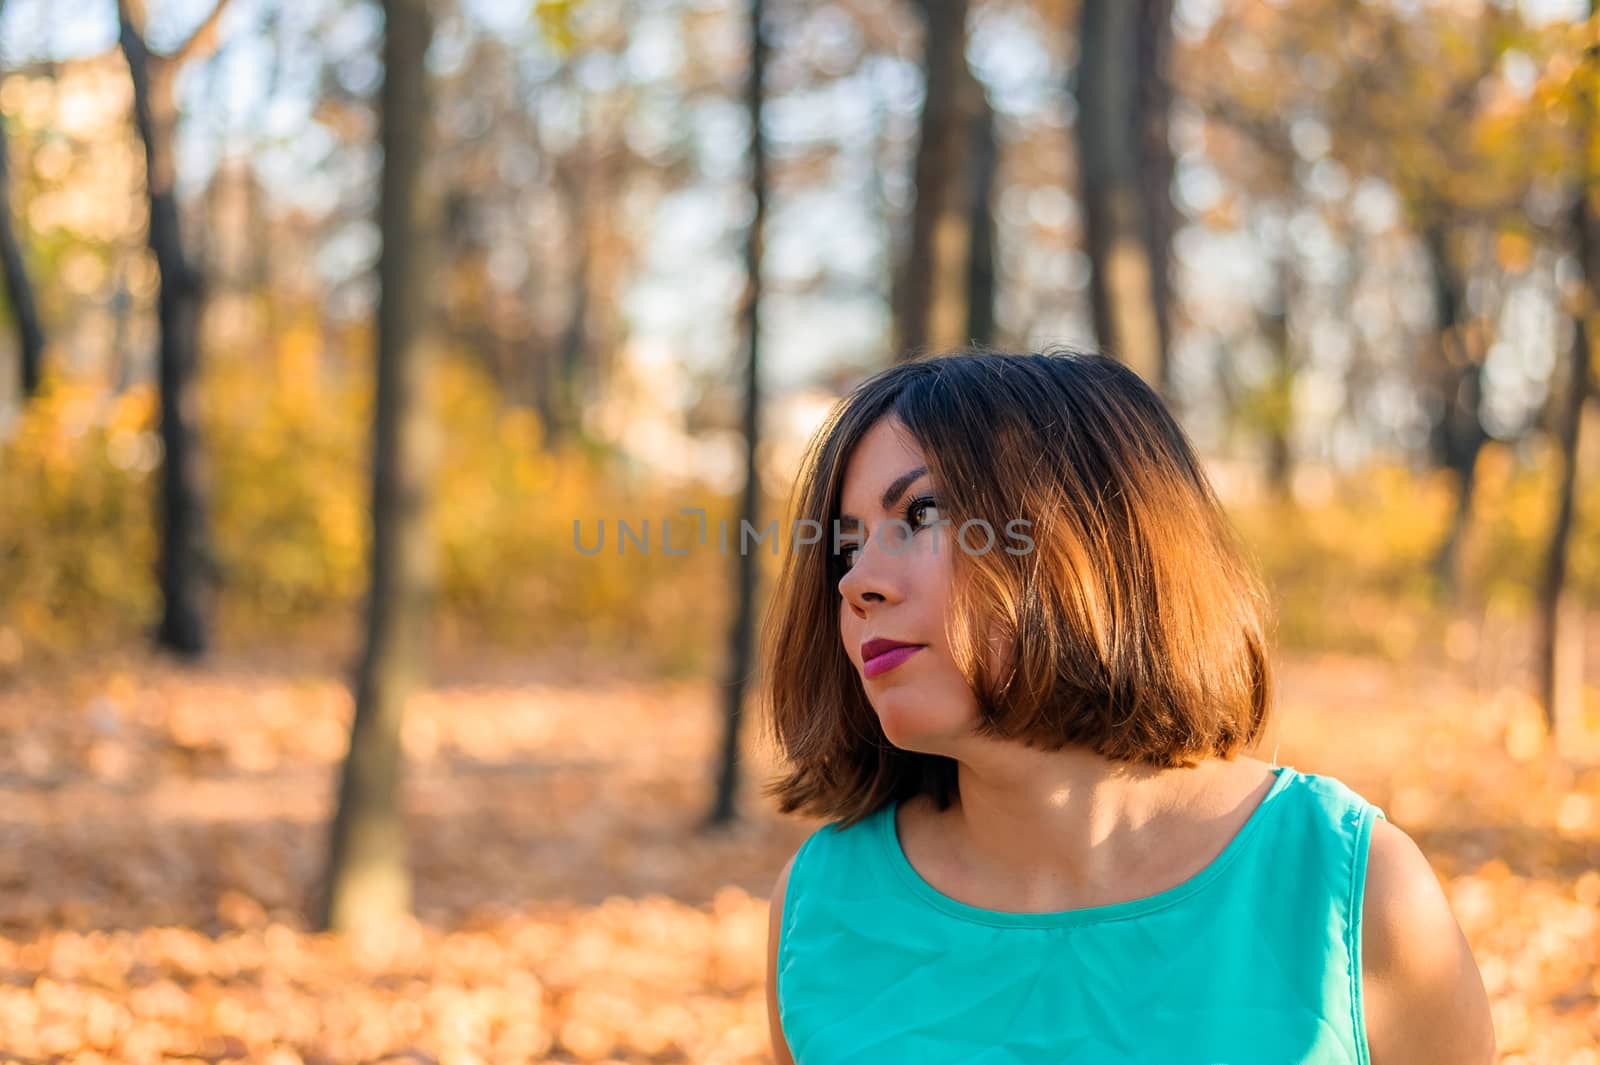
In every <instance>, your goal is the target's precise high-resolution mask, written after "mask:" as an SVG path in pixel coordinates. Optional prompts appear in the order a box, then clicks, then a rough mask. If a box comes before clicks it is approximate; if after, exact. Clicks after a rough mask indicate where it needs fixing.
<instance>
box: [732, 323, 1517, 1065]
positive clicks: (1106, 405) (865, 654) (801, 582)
mask: <svg viewBox="0 0 1600 1065" xmlns="http://www.w3.org/2000/svg"><path fill="white" fill-rule="evenodd" d="M796 501H797V504H798V506H797V511H796V515H795V517H796V519H797V522H796V528H798V527H799V524H800V519H806V520H809V521H810V522H814V523H815V525H813V526H810V527H811V528H820V529H822V530H823V532H822V535H821V537H820V542H817V543H814V544H805V543H798V542H797V543H798V546H797V549H796V550H794V551H791V553H790V554H789V556H788V558H787V561H786V562H785V566H784V572H783V576H782V578H781V582H780V586H779V587H778V589H777V590H776V592H775V596H774V602H773V605H772V613H771V615H770V616H769V619H768V624H767V626H766V628H765V636H764V638H765V640H766V644H765V648H764V654H765V664H766V674H767V680H766V685H767V687H766V690H765V695H766V699H767V702H768V704H769V705H768V707H767V709H768V715H767V722H768V724H769V727H770V736H771V738H772V739H773V740H774V741H775V742H776V744H777V746H778V749H779V750H780V751H781V752H782V753H783V755H784V757H785V758H786V759H787V761H788V763H789V765H790V771H789V772H788V773H787V775H786V776H785V777H783V778H782V779H780V780H778V781H776V782H774V783H773V784H772V785H770V786H769V788H768V793H769V794H771V795H773V796H775V797H777V798H778V800H779V809H780V810H781V811H782V812H784V813H792V812H795V811H803V812H805V813H808V814H810V815H813V816H820V817H824V818H827V819H829V820H828V823H826V824H824V825H823V826H822V827H821V828H818V829H817V830H816V831H815V832H813V833H812V834H811V835H810V836H809V837H807V839H806V840H805V842H804V843H803V844H802V845H801V846H800V848H799V849H798V850H797V852H796V853H795V855H794V857H792V858H791V859H790V860H789V862H788V864H787V865H786V866H785V867H784V869H783V871H782V873H781V874H780V875H779V877H778V880H777V883H776V885H775V887H774V889H773V892H772V908H771V924H770V932H769V946H768V954H769V959H768V978H767V1008H768V1016H769V1022H770V1025H771V1035H772V1045H773V1052H774V1056H775V1058H776V1060H777V1061H778V1062H779V1063H780V1065H782V1063H793V1062H799V1063H800V1065H844V1063H846V1062H852V1063H855V1062H859V1063H867V1062H872V1063H878V1062H907V1063H917V1065H923V1063H928V1065H936V1063H946V1062H948V1063H955V1062H961V1063H991V1065H1001V1063H1004V1065H1035V1063H1038V1065H1044V1063H1051V1065H1058V1063H1067V1062H1072V1063H1078V1062H1082V1063H1090V1062H1092V1063H1097V1065H1099V1063H1108V1062H1152V1063H1161V1065H1179V1063H1191V1062H1192V1063H1206V1065H1214V1063H1228V1065H1243V1063H1258V1062H1259V1063H1263V1065H1265V1063H1271V1065H1289V1063H1295V1065H1325V1063H1334V1062H1338V1063H1347V1062H1348V1063H1367V1062H1371V1063H1373V1065H1402V1063H1404V1065H1427V1063H1434V1062H1437V1063H1445V1062H1448V1063H1450V1065H1481V1063H1487V1062H1490V1061H1492V1060H1493V1057H1494V1034H1493V1029H1492V1026H1491V1023H1490V1017H1489V1008H1488V1002H1487V998H1486V995H1485V993H1484V989H1483V984H1482V981H1481V979H1480V977H1479V975H1478V970H1477V967H1476V965H1475V964H1474V962H1473V959H1472V955H1471V953H1470V951H1469V949H1468V947H1467V944H1466V941H1465V939H1464V937H1463V936H1462V934H1461V931H1460V929H1459V928H1458V927H1457V925H1456V922H1455V920H1454V918H1453V916H1452V915H1451V913H1450V909H1449V906H1448V904H1447V902H1446V900H1445V898H1444V896H1443V893H1442V892H1441V891H1440V888H1439V885H1438V881H1437V880H1436V879H1435V877H1434V875H1433V873H1432V871H1431V870H1430V869H1429V867H1428V863H1427V861H1426V859H1425V858H1424V857H1423V856H1422V854H1421V853H1420V852H1419V851H1418V850H1417V848H1416V846H1415V845H1414V844H1413V843H1412V841H1411V840H1410V839H1409V838H1408V837H1407V836H1406V835H1405V833H1403V832H1402V831H1400V830H1399V829H1398V828H1395V827H1394V826H1392V825H1390V824H1389V823H1388V822H1387V821H1385V820H1384V819H1383V815H1382V813H1381V812H1380V811H1378V810H1377V809H1376V808H1375V807H1374V806H1372V805H1371V804H1370V803H1368V802H1366V801H1365V800H1364V799H1362V798H1361V797H1360V796H1359V795H1356V794H1355V793H1354V792H1352V791H1350V790H1349V789H1348V788H1347V787H1345V786H1344V785H1343V784H1341V783H1339V782H1338V781H1336V780H1333V779H1331V778H1329V777H1325V776H1318V775H1315V774H1307V773H1300V772H1297V771H1295V770H1294V769H1292V768H1289V767H1279V766H1276V765H1269V764H1267V763H1266V762H1264V761H1261V760H1258V759H1256V758H1254V757H1250V756H1248V755H1246V754H1245V753H1243V752H1245V751H1247V750H1250V749H1252V748H1253V745H1254V743H1255V741H1256V740H1257V739H1258V738H1259V737H1260V735H1261V732H1262V728H1263V725H1264V723H1265V721H1266V717H1267V713H1268V707H1269V703H1270V690H1271V689H1270V675H1269V670H1268V647H1267V636H1266V620H1265V615H1266V602H1265V597H1264V595H1263V592H1262V589H1261V585H1260V583H1259V581H1258V579H1257V578H1256V576H1255V575H1254V574H1253V573H1252V571H1251V569H1250V567H1249V566H1248V565H1247V564H1246V562H1245V561H1244V558H1243V555H1242V553H1241V550H1240V548H1239V546H1238V545H1237V543H1236V542H1235V540H1234V539H1233V536H1232V532H1231V528H1230V526H1229V525H1228V522H1227V520H1226V518H1225V516H1224V515H1223V513H1222V510H1221V508H1220V506H1219V505H1218V503H1217V500H1216V497H1215V495H1214V493H1213V491H1212V489H1211V487H1210V485H1209V483H1208V482H1207V480H1206V478H1205V475H1204V473H1203V472H1202V470H1201V468H1200V466H1199V464H1198V462H1197V461H1196V459H1195V456H1194V453H1193V451H1192V448H1191V447H1190V445H1189V442H1188V440H1187V439H1186V437H1185V436H1184V434H1183V431H1182V430H1181V429H1180V428H1179V427H1178V425H1177V424H1176V423H1175V422H1174V421H1173V419H1172V417H1171V416H1170V414H1169V413H1168V412H1167V411H1166V409H1165V408H1164V407H1163V405H1162V403H1161V401H1160V400H1159V398H1158V397H1157V396H1156V395H1155V393H1154V392H1152V391H1151V390H1150V389H1149V388H1148V387H1147V386H1146V385H1145V384H1144V383H1143V382H1142V381H1141V380H1140V379H1139V378H1138V376H1137V375H1136V374H1134V373H1133V372H1131V371H1130V370H1128V369H1126V368H1124V367H1123V366H1122V365H1121V364H1119V363H1117V362H1115V361H1113V360H1110V359H1108V358H1105V357H1102V356H1098V355H1083V354H1077V353H1070V352H1069V353H1059V354H1046V355H1003V354H992V353H980V354H973V353H962V354H957V355H950V356H944V357H938V358H927V359H919V360H917V361H915V362H911V363H905V364H901V365H898V366H895V367H893V368H892V369H889V370H886V371H884V372H882V373H880V374H878V375H877V376H875V377H873V378H871V379H870V380H868V381H866V382H865V383H863V384H862V385H860V386H859V387H858V388H856V389H855V390H854V391H853V392H852V394H851V395H850V396H849V397H847V398H846V400H844V401H843V402H841V403H840V404H839V405H838V406H837V407H836V408H835V410H834V411H833V413H832V415H831V416H830V417H829V419H828V421H827V422H826V424H825V425H824V426H823V427H822V429H821V430H819V432H818V433H817V435H816V437H815V439H814V440H813V441H812V444H811V447H810V448H809V450H808V452H807V455H806V458H805V460H804V464H803V467H802V470H801V473H800V478H799V481H798V484H797V486H796ZM813 539H815V538H813ZM1275 761H1276V759H1275V758H1274V762H1275Z"/></svg>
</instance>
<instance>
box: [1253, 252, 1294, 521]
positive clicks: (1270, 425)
mask: <svg viewBox="0 0 1600 1065" xmlns="http://www.w3.org/2000/svg"><path fill="white" fill-rule="evenodd" d="M1291 269H1292V268H1291V267H1290V265H1289V262H1288V261H1287V259H1286V258H1282V257H1280V258H1279V260H1278V262H1277V263H1276V265H1275V268H1274V274H1275V277H1274V292H1273V296H1274V306H1273V307H1271V308H1270V309H1268V310H1266V311H1263V312H1262V314H1261V324H1262V332H1263V333H1264V334H1265V335H1266V338H1267V345H1268V346H1269V347H1270V348H1271V349H1272V378H1271V380H1270V381H1269V382H1268V384H1267V389H1268V392H1267V402H1266V404H1265V407H1264V411H1263V414H1264V416H1265V419H1266V425H1265V427H1264V428H1265V430H1266V440H1267V485H1268V487H1269V488H1270V489H1271V491H1272V495H1273V497H1274V498H1275V499H1277V501H1278V502H1280V503H1286V504H1293V503H1294V447H1293V441H1292V439H1291V438H1292V435H1293V431H1294V404H1293V400H1294V378H1295V362H1294V349H1293V348H1292V347H1291V346H1290V342H1289V305H1290V302H1291V299H1290V293H1291V289H1292V283H1291V281H1290V271H1291Z"/></svg>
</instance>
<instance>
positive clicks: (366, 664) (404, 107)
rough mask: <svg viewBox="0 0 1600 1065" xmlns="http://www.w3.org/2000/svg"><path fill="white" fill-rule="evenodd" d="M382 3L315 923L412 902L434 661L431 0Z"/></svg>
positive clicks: (339, 927)
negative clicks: (351, 690)
mask: <svg viewBox="0 0 1600 1065" xmlns="http://www.w3.org/2000/svg"><path fill="white" fill-rule="evenodd" d="M384 13H385V21H384V42H383V60H384V72H385V73H384V80H383V89H382V96H381V102H380V108H379V110H380V127H379V128H380V133H379V136H380V138H381V140H382V144H383V160H384V162H383V177H382V186H381V192H380V202H379V208H378V211H379V227H380V230H381V232H382V239H383V244H382V250H381V252H380V253H379V257H378V283H379V298H378V314H377V319H378V320H377V340H378V344H377V348H378V350H377V358H378V379H377V403H376V407H375V412H374V427H373V428H374V433H373V462H372V470H373V473H372V522H373V525H372V528H373V539H372V574H371V587H370V590H369V593H368V598H367V619H366V620H367V642H366V649H365V653H364V654H363V656H362V658H361V662H360V666H359V669H358V671H357V677H356V699H355V703H356V708H355V720H354V723H353V724H352V726H351V730H350V747H349V753H348V755H347V756H346V758H345V762H344V770H343V773H342V775H341V778H340V782H339V805H338V811H337V813H336V814H335V815H334V820H333V828H332V834H331V841H330V853H329V862H328V875H327V884H326V890H325V893H324V896H323V898H322V900H321V903H322V906H321V912H320V913H319V914H318V915H317V920H318V924H319V926H320V927H322V928H324V929H331V930H334V931H339V932H351V931H357V930H359V929H362V928H364V927H368V926H372V925H376V926H381V925H383V924H385V923H387V922H388V921H390V920H392V919H393V918H395V917H397V916H400V915H403V914H407V913H409V912H410V910H411V873H410V869H409V866H408V863H407V857H406V841H405V833H404V826H403V824H402V821H401V816H400V789H401V774H402V769H403V766H404V756H403V752H402V749H401V746H400V726H401V720H402V716H403V714H404V711H405V705H406V701H407V699H408V697H409V696H410V694H411V692H412V690H413V688H414V687H415V686H416V684H417V683H418V680H419V678H420V676H421V674H422V673H423V671H424V668H425V667H424V666H423V664H422V661H421V660H422V657H423V656H424V654H425V653H426V649H427V641H426V638H425V633H426V623H427V620H428V618H429V616H430V615H431V604H432V597H433V578H434V562H433V555H432V551H433V542H432V529H431V518H430V514H429V499H428V482H429V478H430V476H431V472H432V469H433V465H434V450H435V443H434V440H433V437H432V433H433V427H432V425H431V422H430V420H429V415H428V410H427V407H426V403H425V400H426V393H425V389H426V383H427V379H428V374H429V365H430V364H429V358H428V355H427V348H426V346H425V345H423V344H422V343H419V336H420V331H421V330H420V325H421V322H422V321H423V316H424V313H425V309H424V304H425V292H424V290H423V285H422V264H423V262H424V261H425V260H424V255H423V241H424V240H425V227H424V224H423V221H422V218H421V214H422V196H421V195H420V191H419V185H420V182H421V173H422V162H423V157H424V155H425V153H426V151H427V129H428V124H429V119H430V115H429V93H428V86H427V78H426V72H425V70H424V67H423V57H424V56H425V55H426V53H427V50H428V42H429V40H430V38H431V36H432V32H433V30H432V23H431V20H430V17H429V14H428V9H427V0H385V3H384Z"/></svg>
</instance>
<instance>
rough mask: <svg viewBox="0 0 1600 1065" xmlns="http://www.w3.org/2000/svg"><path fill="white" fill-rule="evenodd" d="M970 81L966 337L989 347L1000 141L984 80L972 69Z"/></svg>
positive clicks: (992, 337)
mask: <svg viewBox="0 0 1600 1065" xmlns="http://www.w3.org/2000/svg"><path fill="white" fill-rule="evenodd" d="M966 83H967V85H968V87H969V90H970V98H971V101H972V104H971V110H970V112H969V125H968V129H969V134H968V155H967V165H966V167H965V174H964V175H963V177H964V181H963V184H964V190H965V192H966V211H967V235H968V236H967V261H966V264H965V265H966V282H967V284H966V298H965V299H964V300H963V301H962V302H963V303H964V304H965V305H966V309H967V322H966V326H967V329H966V336H965V337H964V340H967V341H970V342H972V343H974V344H978V345H983V346H988V345H991V344H993V343H994V342H995V317H994V301H995V281H994V253H995V247H994V245H995V226H994V193H995V179H996V176H997V174H998V172H999V169H1000V143H999V140H998V131H997V130H996V129H995V114H994V108H993V107H990V106H989V98H988V95H987V93H985V92H984V88H983V83H982V82H980V81H979V80H978V79H977V78H976V77H974V76H973V75H972V73H971V71H970V70H969V71H968V74H967V78H966Z"/></svg>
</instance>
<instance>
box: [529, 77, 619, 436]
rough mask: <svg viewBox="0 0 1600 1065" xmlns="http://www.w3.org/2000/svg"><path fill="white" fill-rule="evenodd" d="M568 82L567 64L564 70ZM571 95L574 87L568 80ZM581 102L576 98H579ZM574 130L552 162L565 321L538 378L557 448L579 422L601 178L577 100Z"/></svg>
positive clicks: (577, 430) (579, 426)
mask: <svg viewBox="0 0 1600 1065" xmlns="http://www.w3.org/2000/svg"><path fill="white" fill-rule="evenodd" d="M564 76H565V77H566V78H567V79H568V81H569V83H572V82H573V79H572V74H571V66H570V64H569V65H568V69H567V70H566V71H565V72H564ZM573 89H574V92H575V93H576V85H575V84H573ZM579 99H580V100H581V96H580V97H579ZM579 107H580V112H579V133H578V138H577V143H576V144H574V145H573V148H572V153H571V156H570V157H569V158H568V159H565V160H558V161H556V162H555V163H554V171H555V188H556V191H557V193H558V194H559V195H560V196H561V198H562V200H563V202H564V203H565V204H566V210H567V218H568V219H569V222H568V224H569V225H570V226H571V233H572V243H571V248H572V264H571V285H570V290H569V296H568V302H567V315H566V320H565V321H564V322H563V323H562V326H561V334H560V336H559V337H558V338H557V342H556V350H555V358H554V359H553V360H552V361H551V365H550V368H549V371H548V372H547V373H546V374H545V378H544V381H543V382H542V387H541V393H542V394H543V396H544V399H543V406H544V408H545V409H546V410H547V411H548V414H547V421H546V424H547V425H548V426H549V431H548V432H547V433H546V446H547V447H548V448H550V449H551V450H556V449H559V448H560V446H561V445H562V444H563V443H564V442H566V441H569V440H572V439H574V438H575V437H577V436H578V435H580V433H581V429H582V422H583V399H584V395H583V387H582V375H583V372H584V367H585V356H586V355H587V354H588V352H589V348H590V343H591V337H590V329H589V318H590V313H591V307H590V304H591V293H592V289H593V282H592V279H591V277H590V273H591V271H592V270H593V269H594V233H593V226H594V219H593V218H592V213H593V212H592V206H591V201H592V200H593V199H594V197H596V196H597V195H599V194H600V189H598V188H597V187H596V183H597V182H599V181H602V180H604V179H603V178H602V176H601V175H600V174H599V173H598V171H599V169H600V168H599V167H598V166H596V164H595V150H594V148H593V146H592V144H591V137H592V135H593V134H592V132H591V130H590V129H589V123H588V122H587V121H586V119H587V116H586V115H584V114H582V111H581V108H582V104H581V103H580V104H579Z"/></svg>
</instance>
